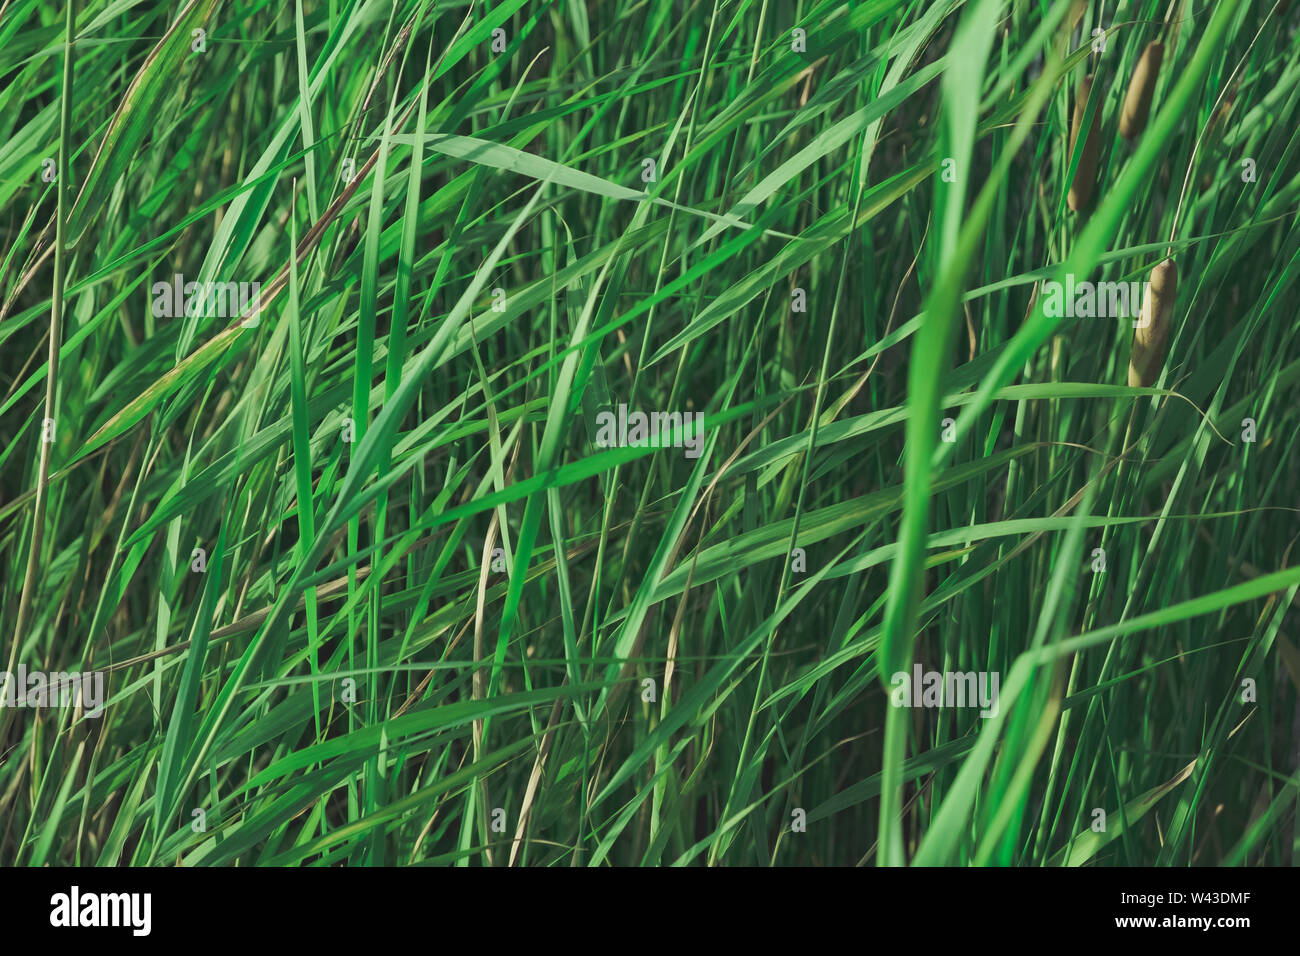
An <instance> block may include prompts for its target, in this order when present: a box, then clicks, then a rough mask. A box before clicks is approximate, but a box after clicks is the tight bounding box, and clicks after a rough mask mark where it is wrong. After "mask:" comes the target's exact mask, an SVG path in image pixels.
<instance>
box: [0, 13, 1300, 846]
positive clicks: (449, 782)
mask: <svg viewBox="0 0 1300 956" xmlns="http://www.w3.org/2000/svg"><path fill="white" fill-rule="evenodd" d="M1282 6H1284V5H1283V4H1274V3H1271V2H1266V0H1258V2H1256V0H1251V2H1240V3H1212V2H1197V0H1174V2H1172V3H1170V2H1167V0H1163V2H1157V0H1106V2H1093V3H1087V4H1075V3H1067V2H1050V3H1049V2H1047V0H864V2H852V3H845V2H842V0H820V2H819V0H803V2H797V3H789V2H780V3H777V2H771V0H712V2H706V0H693V2H692V0H687V2H681V3H673V2H668V0H641V2H632V0H602V2H595V0H591V2H581V0H573V2H569V0H527V2H526V0H504V2H496V3H484V2H433V0H393V2H389V3H381V2H378V0H351V2H343V0H328V2H305V0H295V2H294V3H292V4H286V5H276V4H252V3H241V2H238V0H229V2H218V0H190V2H188V3H186V4H184V5H181V6H180V7H179V8H177V7H176V5H169V4H154V3H149V2H138V0H77V2H75V9H73V7H67V6H62V5H59V4H50V3H44V2H38V0H8V2H5V3H3V5H2V6H0V76H2V77H3V83H0V124H3V128H2V129H0V143H4V144H5V145H4V149H3V150H2V151H0V208H2V209H3V242H2V243H0V250H2V251H0V299H2V303H0V556H2V558H3V563H2V564H0V625H2V626H0V641H2V642H3V643H0V655H2V656H3V658H4V660H5V661H6V662H7V664H8V667H9V669H10V670H13V669H14V668H15V667H16V666H17V665H18V664H22V665H24V666H26V667H27V668H28V669H29V670H43V671H51V672H52V671H62V672H75V671H92V670H98V671H103V672H106V674H107V685H108V703H107V706H106V708H105V711H104V713H103V715H102V716H100V717H97V718H95V717H87V716H86V714H85V713H84V710H83V709H78V708H44V709H40V708H17V707H14V708H3V709H0V755H2V756H0V861H2V862H4V863H6V864H11V865H12V864H17V865H24V866H40V865H44V864H52V865H67V864H82V865H103V866H109V865H124V864H137V865H140V864H149V865H184V866H205V865H206V866H222V865H318V866H324V865H338V864H350V865H409V864H434V865H448V864H451V865H475V866H477V865H496V866H505V865H533V866H547V865H566V866H567V865H593V866H600V865H670V864H671V865H705V864H716V865H771V864H774V865H799V864H803V865H807V864H838V865H854V864H877V863H878V864H888V865H898V864H907V863H912V864H921V865H934V864H945V865H946V864H958V865H1030V866H1058V865H1067V866H1078V865H1162V866H1187V865H1207V864H1227V865H1240V864H1251V865H1259V864H1264V865H1290V864H1292V863H1293V862H1295V861H1296V856H1297V854H1300V842H1297V839H1296V832H1295V822H1296V810H1297V803H1298V801H1300V743H1298V742H1297V741H1298V740H1300V696H1298V693H1300V651H1297V642H1300V633H1297V628H1296V625H1295V615H1294V614H1292V613H1291V609H1292V604H1293V601H1294V600H1295V598H1296V595H1297V591H1300V557H1298V556H1297V555H1296V553H1295V545H1296V540H1297V537H1300V498H1298V497H1297V494H1296V492H1297V488H1300V458H1298V457H1297V454H1296V447H1295V444H1296V442H1295V436H1296V430H1297V424H1298V422H1300V415H1297V397H1298V396H1300V342H1298V341H1297V337H1296V331H1297V324H1296V319H1295V316H1296V312H1297V308H1298V307H1300V291H1298V290H1297V287H1296V280H1297V278H1298V277H1300V233H1297V230H1296V229H1295V222H1296V211H1297V207H1300V160H1298V159H1297V157H1300V149H1297V142H1296V139H1297V135H1300V134H1298V133H1297V130H1300V122H1297V120H1298V119H1300V82H1298V81H1300V59H1297V58H1296V56H1295V52H1294V51H1295V48H1296V42H1297V36H1296V34H1297V27H1298V25H1300V14H1298V13H1297V11H1296V10H1291V11H1290V12H1284V11H1283V10H1282V9H1281V7H1282ZM196 31H202V32H201V33H200V32H196ZM796 31H802V32H796ZM1153 42H1160V43H1163V47H1164V56H1163V62H1162V65H1161V68H1160V73H1159V79H1158V81H1157V83H1156V85H1155V87H1154V93H1153V98H1152V101H1151V106H1150V114H1149V119H1148V121H1147V122H1146V124H1145V128H1144V129H1142V130H1141V131H1140V133H1138V134H1137V135H1135V136H1133V137H1131V138H1130V139H1126V138H1125V137H1122V136H1121V135H1120V133H1119V125H1120V115H1121V112H1122V111H1123V109H1124V102H1125V98H1126V96H1127V91H1128V88H1129V83H1130V79H1131V77H1132V75H1133V72H1134V70H1135V68H1136V67H1137V65H1138V62H1139V59H1140V58H1141V56H1142V54H1143V52H1144V51H1145V50H1146V48H1147V46H1148V45H1149V44H1151V43H1153ZM1086 75H1091V76H1092V77H1093V81H1092V83H1091V88H1090V94H1089V95H1088V96H1087V97H1086V98H1084V99H1081V100H1079V102H1078V104H1076V91H1077V90H1078V89H1079V86H1080V81H1081V80H1083V78H1084V77H1085V76H1086ZM1076 105H1077V107H1078V110H1079V122H1080V123H1082V124H1083V125H1084V127H1085V128H1086V127H1088V126H1090V125H1091V124H1093V123H1094V122H1095V124H1096V126H1095V128H1096V131H1097V140H1096V144H1097V147H1098V148H1097V152H1096V156H1095V169H1092V168H1090V167H1091V166H1092V164H1093V158H1092V157H1090V156H1088V155H1085V154H1087V153H1088V149H1086V148H1085V142H1086V137H1085V136H1080V137H1078V138H1077V142H1075V143H1073V144H1072V143H1071V124H1072V122H1073V119H1074V116H1075V114H1076ZM47 160H48V162H47ZM51 172H53V174H54V175H51ZM1083 175H1087V176H1089V177H1094V178H1095V184H1094V188H1093V190H1092V193H1091V196H1090V198H1089V200H1088V202H1087V203H1085V204H1083V206H1082V208H1081V209H1080V210H1079V211H1077V212H1075V211H1073V210H1072V209H1071V208H1070V207H1071V205H1072V203H1070V202H1068V201H1067V197H1068V194H1069V192H1070V187H1071V183H1074V182H1076V177H1077V176H1083ZM1167 258H1172V259H1173V260H1174V261H1175V262H1176V263H1177V270H1178V275H1179V283H1178V290H1177V297H1176V300H1175V301H1174V303H1173V305H1172V307H1171V311H1170V313H1169V321H1170V328H1169V336H1168V342H1167V345H1166V351H1165V355H1164V358H1163V362H1162V363H1161V364H1160V365H1159V368H1158V371H1157V372H1156V375H1157V378H1156V379H1155V381H1154V383H1153V384H1152V385H1151V386H1150V387H1130V386H1129V385H1128V384H1127V381H1128V377H1127V376H1128V367H1129V360H1130V350H1131V348H1132V343H1133V338H1134V335H1133V328H1132V321H1130V319H1129V318H1128V317H1119V318H1115V317H1110V318H1095V317H1063V316H1060V315H1058V314H1055V313H1056V310H1054V309H1052V308H1051V307H1050V306H1049V304H1048V302H1049V296H1048V295H1047V294H1046V292H1047V290H1048V288H1049V287H1048V286H1047V285H1046V283H1048V282H1065V281H1067V277H1068V280H1069V281H1079V282H1083V281H1092V282H1102V281H1105V282H1125V283H1128V282H1141V281H1144V280H1145V279H1146V278H1147V277H1148V276H1149V274H1150V273H1151V270H1152V269H1153V267H1155V266H1156V265H1157V264H1158V263H1160V262H1162V261H1164V260H1165V259H1167ZM175 275H182V276H184V278H185V281H194V282H199V283H228V282H245V283H258V285H259V288H260V311H258V312H257V313H256V315H255V316H254V317H253V319H252V320H251V321H241V318H240V317H239V316H235V315H229V314H228V315H220V314H212V310H208V311H205V310H202V309H200V310H196V311H194V312H191V313H189V314H177V315H166V314H163V315H158V314H156V313H155V310H154V309H153V307H152V306H153V304H154V302H155V299H156V296H157V293H156V292H155V290H154V285H155V283H159V282H170V281H172V277H173V276H175ZM1134 312H1136V306H1135V307H1134ZM620 405H626V406H628V408H629V409H630V410H634V411H635V410H641V411H644V412H654V411H659V412H677V413H682V414H684V415H686V416H687V418H688V420H689V416H690V415H691V414H693V413H697V412H698V413H702V415H703V422H704V425H703V428H704V430H703V432H702V434H699V435H696V436H694V438H695V439H698V441H699V444H698V446H697V447H696V449H695V450H691V453H690V454H687V451H688V450H690V449H687V448H683V447H677V446H674V445H673V444H672V442H673V441H676V442H677V445H678V446H680V444H681V443H682V442H683V441H684V440H686V439H687V438H689V437H690V436H688V435H686V434H684V433H683V431H680V430H679V431H678V432H676V433H671V432H667V433H663V434H660V435H658V436H657V437H658V438H660V439H663V440H662V441H657V442H655V443H653V444H643V445H640V446H627V445H618V444H614V445H609V443H607V442H604V441H603V440H602V438H601V422H602V420H603V415H602V413H606V412H609V411H611V410H615V409H617V407H618V406H620ZM1247 419H1249V420H1250V423H1247V422H1246V420H1247ZM47 420H49V421H50V422H52V425H49V424H47ZM46 439H49V440H46ZM661 446H663V447H661ZM696 450H697V451H698V452H699V455H698V457H695V451H696ZM918 665H919V666H920V667H922V668H923V669H925V670H931V671H940V672H945V671H947V672H952V671H961V672H972V671H973V672H986V673H994V674H997V675H998V676H999V679H1000V683H999V687H1000V693H999V701H998V707H997V712H996V714H995V715H992V716H981V714H980V711H979V709H978V708H973V707H956V706H950V707H944V708H925V707H913V708H907V707H896V706H892V705H891V689H892V678H893V675H894V674H896V673H898V672H904V673H907V674H910V673H911V672H912V669H913V667H914V666H918ZM1103 820H1104V825H1099V824H1100V823H1101V821H1103Z"/></svg>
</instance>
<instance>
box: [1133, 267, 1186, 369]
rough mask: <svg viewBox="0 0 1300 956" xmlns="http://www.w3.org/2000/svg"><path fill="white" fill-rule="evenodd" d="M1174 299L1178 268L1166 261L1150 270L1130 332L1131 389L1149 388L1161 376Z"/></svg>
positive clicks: (1175, 296)
mask: <svg viewBox="0 0 1300 956" xmlns="http://www.w3.org/2000/svg"><path fill="white" fill-rule="evenodd" d="M1177 298H1178V266H1177V264H1176V263H1175V262H1174V260H1173V259H1166V260H1165V261H1164V262H1162V263H1160V264H1159V265H1157V266H1156V267H1155V268H1154V269H1152V270H1151V276H1150V278H1149V279H1148V281H1147V291H1146V297H1145V298H1144V299H1143V300H1142V317H1141V319H1140V320H1139V322H1138V325H1137V327H1136V328H1134V329H1133V353H1132V355H1131V357H1130V358H1129V363H1128V383H1129V385H1130V386H1131V387H1134V388H1150V387H1151V386H1152V385H1154V384H1155V382H1156V379H1158V378H1159V377H1160V370H1161V368H1163V367H1164V364H1165V346H1166V345H1167V344H1168V342H1169V326H1170V324H1171V320H1172V319H1173V313H1174V300H1176V299H1177Z"/></svg>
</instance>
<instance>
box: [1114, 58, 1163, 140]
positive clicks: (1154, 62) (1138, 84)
mask: <svg viewBox="0 0 1300 956" xmlns="http://www.w3.org/2000/svg"><path fill="white" fill-rule="evenodd" d="M1164 59H1165V45H1164V44H1163V43H1160V42H1158V41H1157V42H1154V43H1148V44H1147V48H1146V49H1145V50H1144V51H1142V57H1141V59H1139V60H1138V63H1137V66H1136V67H1135V68H1134V70H1133V79H1132V80H1130V81H1129V85H1128V93H1127V94H1126V95H1125V96H1124V109H1123V111H1122V112H1121V113H1120V115H1119V134H1120V135H1121V136H1123V137H1124V138H1125V139H1128V140H1132V139H1136V138H1137V137H1138V136H1141V135H1142V131H1143V130H1144V129H1146V128H1147V118H1148V117H1149V116H1150V115H1151V94H1153V93H1154V92H1155V90H1156V80H1157V79H1158V78H1159V77H1160V64H1161V63H1163V62H1164Z"/></svg>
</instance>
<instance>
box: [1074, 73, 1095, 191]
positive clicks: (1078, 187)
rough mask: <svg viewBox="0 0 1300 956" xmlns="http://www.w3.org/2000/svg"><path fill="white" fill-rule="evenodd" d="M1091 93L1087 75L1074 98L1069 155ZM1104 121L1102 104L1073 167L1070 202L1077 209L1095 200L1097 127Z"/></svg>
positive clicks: (1075, 140) (1086, 109) (1089, 80)
mask: <svg viewBox="0 0 1300 956" xmlns="http://www.w3.org/2000/svg"><path fill="white" fill-rule="evenodd" d="M1091 93H1092V74H1089V75H1088V76H1085V77H1084V78H1083V82H1082V83H1080V84H1079V90H1078V93H1077V94H1076V95H1075V100H1074V122H1073V123H1071V124H1070V153H1069V155H1070V156H1073V155H1074V146H1075V144H1076V143H1077V142H1078V141H1079V131H1080V129H1082V127H1083V121H1084V118H1085V116H1086V115H1087V112H1088V96H1089V95H1090V94H1091ZM1100 124H1101V104H1098V106H1097V111H1096V112H1095V113H1094V114H1093V117H1092V124H1091V125H1090V126H1089V127H1088V132H1087V135H1086V136H1085V137H1084V140H1083V153H1082V154H1081V155H1080V156H1079V165H1078V166H1077V167H1075V170H1074V181H1073V182H1071V183H1070V195H1069V197H1068V201H1069V203H1070V208H1071V209H1072V210H1074V211H1075V212H1078V211H1079V210H1081V209H1084V208H1085V207H1087V205H1088V201H1089V200H1091V199H1092V189H1093V186H1095V185H1096V183H1097V149H1098V135H1097V130H1098V126H1099V125H1100Z"/></svg>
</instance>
